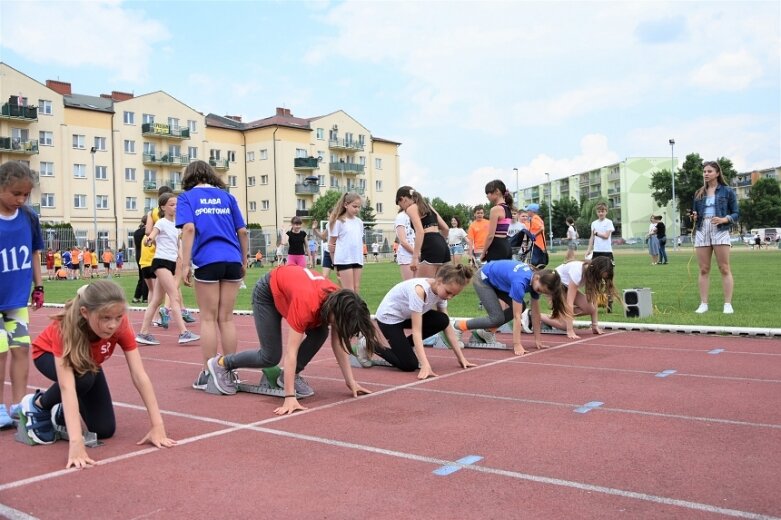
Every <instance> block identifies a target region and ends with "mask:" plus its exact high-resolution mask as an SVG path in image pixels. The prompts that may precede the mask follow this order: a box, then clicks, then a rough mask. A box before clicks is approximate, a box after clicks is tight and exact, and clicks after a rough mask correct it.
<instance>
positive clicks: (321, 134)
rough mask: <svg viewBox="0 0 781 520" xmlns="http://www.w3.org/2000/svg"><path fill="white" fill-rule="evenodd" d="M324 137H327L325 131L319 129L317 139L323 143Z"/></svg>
mask: <svg viewBox="0 0 781 520" xmlns="http://www.w3.org/2000/svg"><path fill="white" fill-rule="evenodd" d="M324 135H325V131H324V130H323V129H322V128H318V129H317V138H318V139H320V140H321V141H322V140H323V136H324Z"/></svg>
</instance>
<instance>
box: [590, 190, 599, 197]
mask: <svg viewBox="0 0 781 520" xmlns="http://www.w3.org/2000/svg"><path fill="white" fill-rule="evenodd" d="M600 196H602V192H601V191H599V190H591V191H590V192H588V198H590V199H596V198H599V197H600Z"/></svg>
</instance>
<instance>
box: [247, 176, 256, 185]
mask: <svg viewBox="0 0 781 520" xmlns="http://www.w3.org/2000/svg"><path fill="white" fill-rule="evenodd" d="M254 185H255V177H247V186H254Z"/></svg>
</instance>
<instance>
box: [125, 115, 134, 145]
mask: <svg viewBox="0 0 781 520" xmlns="http://www.w3.org/2000/svg"><path fill="white" fill-rule="evenodd" d="M131 113H132V112H131ZM125 153H136V142H135V141H132V140H130V139H125Z"/></svg>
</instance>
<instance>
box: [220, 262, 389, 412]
mask: <svg viewBox="0 0 781 520" xmlns="http://www.w3.org/2000/svg"><path fill="white" fill-rule="evenodd" d="M252 314H253V316H254V318H255V329H256V330H257V333H258V338H260V344H261V348H260V349H259V350H245V351H242V352H238V353H236V354H228V355H225V356H220V355H217V356H215V357H213V358H211V359H210V360H209V362H208V363H207V365H208V367H209V373H210V375H211V378H212V381H213V382H214V384H215V386H216V387H217V389H218V390H219V391H220V392H222V393H223V394H226V395H232V394H235V393H236V381H235V379H234V376H233V375H232V373H231V372H232V371H233V370H236V369H238V368H267V367H273V366H276V365H277V364H278V363H279V362H280V360H282V363H283V365H282V370H283V373H282V375H281V376H280V377H279V379H280V380H281V381H282V384H280V386H283V387H284V389H285V401H284V403H283V404H282V406H280V407H279V408H277V409H275V410H274V413H275V414H277V415H284V414H290V413H293V412H295V411H296V410H306V408H304V407H303V406H301V405H300V404H299V402H298V397H308V396H310V395H313V394H314V390H312V388H311V387H310V386H309V385H308V384H307V383H306V381H304V379H303V378H302V377H301V376H300V375H299V373H300V372H301V371H302V370H304V368H305V367H306V365H307V364H308V363H309V361H311V360H312V358H313V357H314V356H315V354H317V352H318V351H319V350H320V347H322V346H323V344H324V343H325V340H326V339H328V326H329V325H330V326H331V348H332V349H333V351H334V356H336V361H337V362H338V363H339V368H341V370H342V375H343V376H344V382H345V383H346V384H347V388H349V389H350V391H351V392H352V394H353V397H358V396H359V395H362V394H368V393H370V392H369V391H368V390H366V389H365V388H363V387H362V386H361V385H359V384H358V383H357V382H356V381H355V379H354V378H353V372H352V368H351V367H350V359H349V356H350V354H351V351H350V343H351V339H352V338H353V337H354V336H356V335H357V334H359V333H360V334H363V336H364V337H365V338H366V345H367V348H368V349H369V354H368V355H369V356H371V353H372V352H373V348H372V347H373V346H374V345H376V344H377V336H376V333H375V329H374V325H373V323H372V320H371V316H370V314H369V307H368V306H367V305H366V302H364V301H363V300H362V299H361V297H360V296H358V294H357V293H356V292H355V291H353V290H350V289H340V288H339V286H338V285H336V284H335V283H333V282H332V281H330V280H328V279H326V278H325V277H324V276H322V275H321V274H320V273H317V272H315V271H310V270H309V269H302V268H301V267H299V266H297V265H285V266H282V267H277V268H276V269H274V270H273V271H271V272H270V273H268V274H266V276H264V277H263V278H261V279H260V280H258V283H257V285H256V286H255V291H254V293H253V295H252ZM282 318H285V320H287V323H288V325H289V326H290V332H289V333H288V336H287V346H286V348H285V355H284V359H283V358H282Z"/></svg>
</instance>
